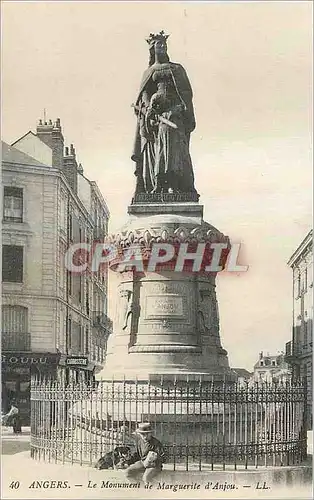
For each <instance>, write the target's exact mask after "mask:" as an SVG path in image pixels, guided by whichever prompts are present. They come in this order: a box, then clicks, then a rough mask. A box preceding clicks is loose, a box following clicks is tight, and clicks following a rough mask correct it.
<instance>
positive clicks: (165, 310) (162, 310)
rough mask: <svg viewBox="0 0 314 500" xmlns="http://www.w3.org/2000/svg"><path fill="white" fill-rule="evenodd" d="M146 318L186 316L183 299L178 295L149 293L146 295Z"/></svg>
mask: <svg viewBox="0 0 314 500" xmlns="http://www.w3.org/2000/svg"><path fill="white" fill-rule="evenodd" d="M145 313H146V314H145V319H155V318H169V317H174V318H182V319H183V318H184V312H183V299H182V297H179V296H177V295H171V294H163V295H149V296H148V297H146V308H145Z"/></svg>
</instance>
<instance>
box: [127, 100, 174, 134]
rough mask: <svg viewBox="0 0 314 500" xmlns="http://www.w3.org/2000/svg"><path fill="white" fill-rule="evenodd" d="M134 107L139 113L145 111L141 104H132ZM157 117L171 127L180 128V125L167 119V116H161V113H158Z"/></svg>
mask: <svg viewBox="0 0 314 500" xmlns="http://www.w3.org/2000/svg"><path fill="white" fill-rule="evenodd" d="M132 108H134V109H135V110H136V111H138V112H139V113H142V114H143V111H142V108H140V107H139V106H136V105H135V104H132ZM157 118H158V120H159V121H160V122H161V123H164V124H165V125H168V127H171V128H178V126H177V125H176V124H175V123H173V122H171V121H170V120H167V118H165V117H164V116H161V115H157Z"/></svg>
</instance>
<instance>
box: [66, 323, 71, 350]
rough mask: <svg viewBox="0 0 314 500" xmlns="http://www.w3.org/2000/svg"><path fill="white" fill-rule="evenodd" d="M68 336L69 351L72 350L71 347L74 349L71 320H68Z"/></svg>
mask: <svg viewBox="0 0 314 500" xmlns="http://www.w3.org/2000/svg"><path fill="white" fill-rule="evenodd" d="M66 335H67V346H68V349H71V347H72V320H71V318H68V320H67V332H66Z"/></svg>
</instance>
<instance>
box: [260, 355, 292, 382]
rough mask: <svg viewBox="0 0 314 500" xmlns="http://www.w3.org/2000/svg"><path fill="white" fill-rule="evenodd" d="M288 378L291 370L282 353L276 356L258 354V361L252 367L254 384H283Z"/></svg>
mask: <svg viewBox="0 0 314 500" xmlns="http://www.w3.org/2000/svg"><path fill="white" fill-rule="evenodd" d="M290 378H291V370H290V367H289V365H288V363H287V362H286V361H285V356H284V353H283V352H282V353H279V354H276V355H270V354H269V353H266V354H265V353H263V352H260V354H259V359H258V361H257V362H256V363H255V365H254V372H253V375H252V380H253V381H254V382H260V381H261V382H273V381H280V382H285V381H287V380H290Z"/></svg>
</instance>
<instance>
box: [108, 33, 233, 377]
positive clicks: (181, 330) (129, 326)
mask: <svg viewBox="0 0 314 500" xmlns="http://www.w3.org/2000/svg"><path fill="white" fill-rule="evenodd" d="M166 39H167V36H166V35H165V34H164V33H163V32H161V33H160V34H158V35H153V34H151V36H150V38H149V40H147V41H148V43H149V46H150V60H149V67H148V69H147V70H146V71H145V73H144V75H143V79H142V84H141V86H140V91H139V94H138V97H137V99H136V101H135V104H134V105H133V107H134V109H135V113H136V117H137V128H136V135H135V143H134V150H133V154H132V160H133V161H134V162H135V165H136V168H135V175H136V189H135V194H134V196H133V199H132V203H131V205H130V206H129V207H128V214H129V219H128V221H127V223H126V224H125V225H124V226H123V227H122V228H121V230H120V231H119V232H118V233H117V234H115V235H113V236H112V237H111V242H112V243H113V244H114V245H115V246H116V247H117V248H118V251H119V258H118V259H117V260H116V261H115V262H112V263H111V269H112V270H113V271H117V272H118V273H119V274H120V284H119V286H118V297H117V312H118V314H117V318H116V323H115V327H114V334H113V337H112V339H111V340H112V341H111V345H109V346H108V355H107V361H106V366H105V369H104V370H103V371H102V372H101V373H100V374H99V376H100V377H103V378H106V377H111V376H115V377H125V378H126V379H133V378H135V377H136V376H137V377H143V378H144V379H147V378H151V377H154V376H159V375H163V376H169V377H172V376H175V377H178V376H179V375H180V374H184V375H187V374H188V375H197V376H199V375H202V376H217V377H218V378H220V379H221V378H222V377H226V376H227V375H229V376H230V378H231V371H230V368H229V363H228V357H227V352H226V351H225V350H224V349H223V348H222V345H221V341H220V335H219V313H218V303H217V297H216V286H215V280H216V275H217V272H208V271H206V269H205V267H206V266H203V268H201V269H200V270H198V271H197V272H195V270H194V268H193V263H192V262H188V263H186V264H185V266H184V268H183V269H182V270H178V269H177V267H176V265H175V260H176V258H177V257H178V255H179V253H180V247H182V246H185V247H186V251H187V252H193V251H195V250H196V248H197V246H198V245H199V244H204V245H205V246H206V251H207V257H208V256H209V257H210V252H211V251H212V250H210V245H211V244H212V243H224V244H225V246H226V248H227V251H226V252H225V254H224V256H223V259H222V260H225V258H226V255H227V253H228V249H229V248H230V242H229V239H228V237H226V236H224V235H223V234H222V233H221V232H220V231H218V230H217V229H216V228H215V227H214V226H212V225H211V224H209V223H208V222H205V221H204V219H203V206H202V205H200V204H199V201H198V200H199V194H198V193H197V191H196V189H195V187H194V173H193V167H192V160H191V157H190V152H189V142H190V134H191V132H192V131H193V130H194V128H195V118H194V110H193V103H192V97H193V94H192V88H191V85H190V82H189V79H188V77H187V74H186V72H185V70H184V68H183V67H182V66H181V65H180V64H177V63H172V62H170V60H169V57H168V54H167V45H166ZM158 243H163V244H168V245H171V246H172V247H173V248H174V249H175V251H174V258H173V259H172V260H170V261H167V262H165V263H162V264H159V265H158V267H156V269H154V270H153V271H152V270H151V269H150V268H149V266H148V267H147V265H146V264H147V261H148V260H149V258H150V256H151V252H152V248H153V245H154V244H158ZM134 245H136V246H137V247H140V251H141V255H142V256H144V258H143V260H144V263H145V265H144V267H143V268H142V269H138V268H136V269H133V270H131V271H130V270H128V271H126V270H123V271H121V268H119V259H120V261H121V256H122V254H123V252H126V251H127V250H128V249H130V248H131V247H132V246H134ZM209 261H210V259H209ZM207 264H208V262H207Z"/></svg>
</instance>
